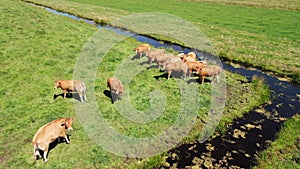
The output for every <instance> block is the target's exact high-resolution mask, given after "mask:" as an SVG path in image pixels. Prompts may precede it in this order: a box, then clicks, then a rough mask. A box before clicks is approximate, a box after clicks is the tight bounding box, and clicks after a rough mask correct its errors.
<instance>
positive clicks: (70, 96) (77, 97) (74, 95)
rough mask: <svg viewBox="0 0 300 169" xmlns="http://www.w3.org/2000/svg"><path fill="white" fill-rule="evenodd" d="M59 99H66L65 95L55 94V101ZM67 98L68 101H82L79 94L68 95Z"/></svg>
mask: <svg viewBox="0 0 300 169" xmlns="http://www.w3.org/2000/svg"><path fill="white" fill-rule="evenodd" d="M58 97H62V98H64V93H61V94H54V95H53V99H54V100H55V99H57V98H58ZM66 98H67V99H71V98H73V99H75V100H78V101H81V99H80V96H79V94H78V93H67V95H66Z"/></svg>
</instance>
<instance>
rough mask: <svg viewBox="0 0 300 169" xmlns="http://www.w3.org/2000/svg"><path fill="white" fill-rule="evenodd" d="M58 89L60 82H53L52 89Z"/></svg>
mask: <svg viewBox="0 0 300 169" xmlns="http://www.w3.org/2000/svg"><path fill="white" fill-rule="evenodd" d="M58 87H60V81H58V80H57V81H55V83H54V89H57V88H58Z"/></svg>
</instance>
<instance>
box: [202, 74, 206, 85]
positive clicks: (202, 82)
mask: <svg viewBox="0 0 300 169" xmlns="http://www.w3.org/2000/svg"><path fill="white" fill-rule="evenodd" d="M204 78H205V76H202V85H203V83H204Z"/></svg>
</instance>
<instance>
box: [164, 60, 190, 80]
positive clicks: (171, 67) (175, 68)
mask: <svg viewBox="0 0 300 169" xmlns="http://www.w3.org/2000/svg"><path fill="white" fill-rule="evenodd" d="M187 70H188V67H187V65H186V64H185V63H183V62H181V61H180V62H168V63H167V64H166V71H167V72H168V79H169V78H170V76H171V73H172V72H182V73H183V77H184V78H185V77H186V74H187Z"/></svg>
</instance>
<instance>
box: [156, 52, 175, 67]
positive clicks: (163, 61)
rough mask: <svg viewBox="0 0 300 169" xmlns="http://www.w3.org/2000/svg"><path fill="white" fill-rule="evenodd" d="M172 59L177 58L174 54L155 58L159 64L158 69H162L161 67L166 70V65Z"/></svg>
mask: <svg viewBox="0 0 300 169" xmlns="http://www.w3.org/2000/svg"><path fill="white" fill-rule="evenodd" d="M172 57H175V56H174V54H173V53H165V54H162V55H157V56H155V58H154V61H155V62H156V63H157V65H158V69H160V66H161V65H162V66H163V68H164V69H165V66H166V63H167V62H168V60H169V59H170V58H172Z"/></svg>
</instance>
